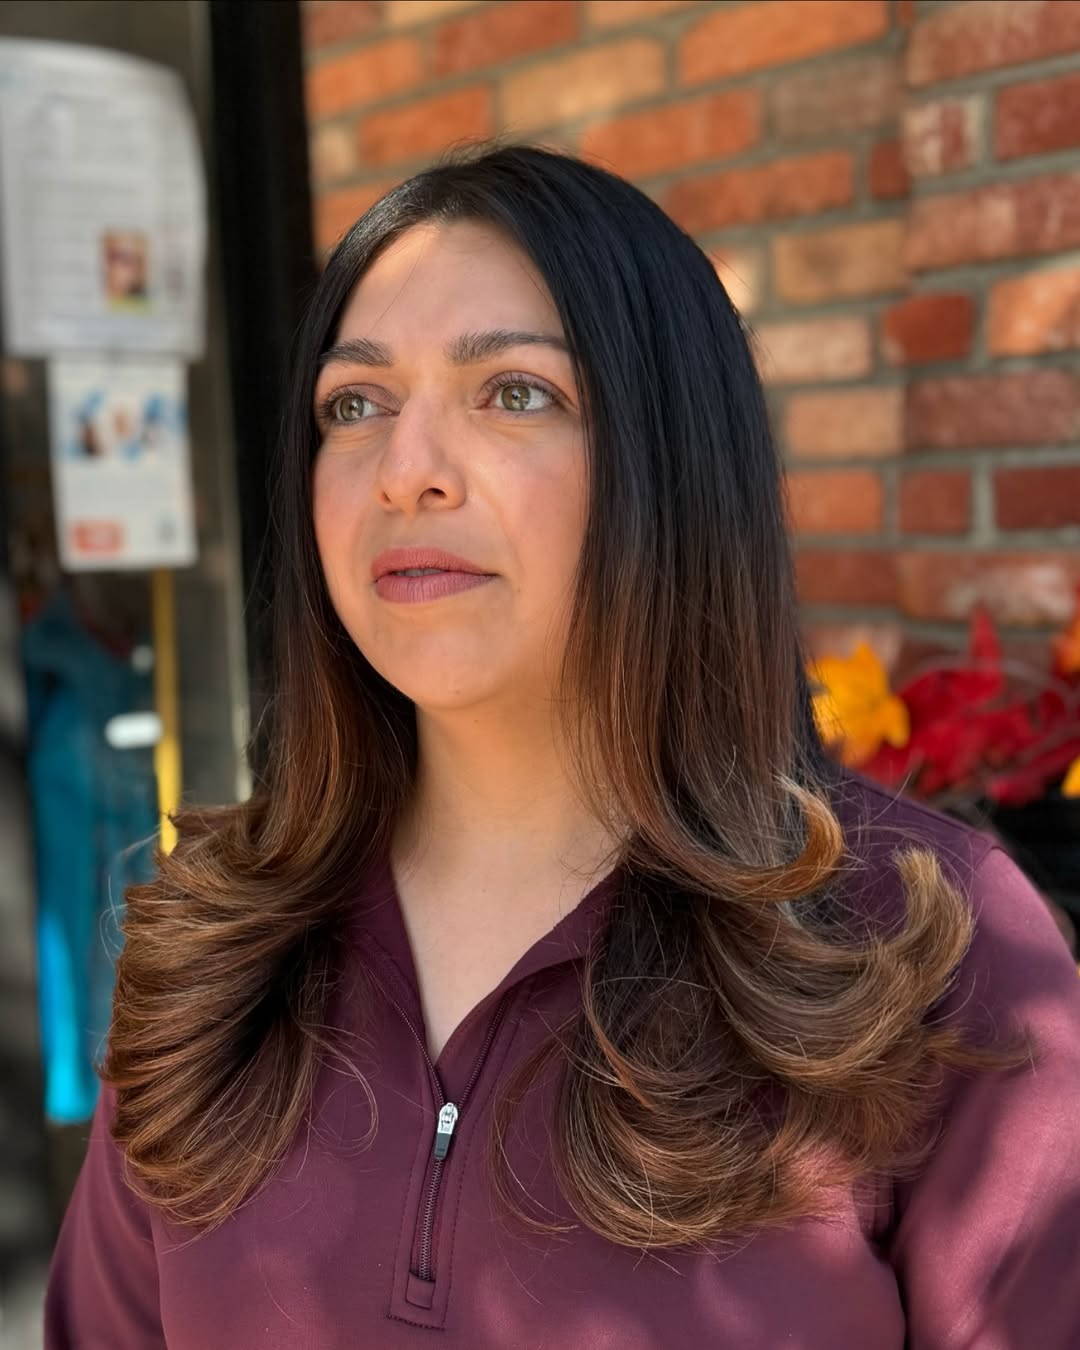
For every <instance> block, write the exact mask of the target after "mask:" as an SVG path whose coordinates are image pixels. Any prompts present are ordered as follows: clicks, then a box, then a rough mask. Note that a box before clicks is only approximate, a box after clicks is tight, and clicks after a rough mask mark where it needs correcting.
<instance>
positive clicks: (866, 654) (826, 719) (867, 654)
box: [808, 642, 911, 768]
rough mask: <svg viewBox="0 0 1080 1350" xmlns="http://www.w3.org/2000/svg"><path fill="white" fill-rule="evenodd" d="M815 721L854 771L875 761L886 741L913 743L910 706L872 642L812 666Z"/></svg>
mask: <svg viewBox="0 0 1080 1350" xmlns="http://www.w3.org/2000/svg"><path fill="white" fill-rule="evenodd" d="M808 674H809V677H810V680H811V683H812V684H814V685H816V686H818V688H816V689H815V690H814V695H813V702H814V718H815V720H816V722H817V726H818V731H819V733H820V735H821V738H822V740H823V741H824V742H825V743H826V744H827V745H837V746H838V752H839V758H840V760H841V762H842V763H844V764H845V765H847V766H849V767H850V768H858V767H859V765H861V764H865V763H866V762H867V761H868V760H870V759H872V758H873V756H874V754H875V753H876V751H877V750H878V749H879V748H880V746H881V745H882V743H883V742H888V744H889V745H892V746H897V747H899V746H903V745H906V744H907V741H908V737H909V735H910V734H911V725H910V720H909V717H908V710H907V706H906V705H905V703H904V702H903V700H902V699H899V698H897V697H896V696H895V695H894V694H893V693H892V692H891V691H890V689H889V677H888V675H887V674H886V671H885V667H884V666H883V665H882V664H881V661H880V660H879V659H878V655H877V653H876V652H875V651H874V649H873V647H871V646H870V644H869V643H868V642H860V643H859V645H858V646H857V647H856V648H855V650H854V652H852V654H851V656H850V657H847V658H844V657H837V656H826V657H823V658H822V659H821V660H820V661H815V662H812V663H811V664H810V667H809V670H808Z"/></svg>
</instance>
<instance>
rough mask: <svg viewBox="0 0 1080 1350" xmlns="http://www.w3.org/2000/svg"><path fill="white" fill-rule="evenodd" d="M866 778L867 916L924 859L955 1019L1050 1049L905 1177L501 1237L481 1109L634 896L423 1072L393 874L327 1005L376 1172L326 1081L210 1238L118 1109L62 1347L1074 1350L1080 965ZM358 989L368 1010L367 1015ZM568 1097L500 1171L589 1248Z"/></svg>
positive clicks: (584, 910)
mask: <svg viewBox="0 0 1080 1350" xmlns="http://www.w3.org/2000/svg"><path fill="white" fill-rule="evenodd" d="M847 782H848V803H847V805H846V806H845V808H844V809H843V810H842V812H841V819H842V820H843V821H844V823H845V827H846V828H850V825H851V823H852V820H853V819H854V818H855V817H856V816H857V817H860V818H863V819H870V820H872V821H873V823H874V824H875V826H876V827H879V828H877V829H876V830H875V832H874V834H873V835H872V836H871V835H868V836H866V837H865V839H864V838H862V837H861V836H860V838H859V839H856V838H855V836H854V835H853V834H851V833H850V832H849V836H848V837H849V843H851V845H852V847H853V849H854V851H855V852H856V853H857V854H858V855H859V856H861V857H863V858H864V859H865V860H866V862H867V870H866V871H864V872H862V873H859V874H858V885H857V887H855V889H853V892H852V894H853V895H854V896H855V897H856V898H857V900H858V903H860V904H865V905H867V906H872V907H885V908H887V907H888V906H890V905H894V904H895V903H896V902H897V897H898V896H899V894H900V891H899V887H898V877H897V873H896V871H895V868H894V867H893V866H892V865H891V864H890V862H889V858H888V855H889V853H890V852H891V851H892V850H893V849H894V848H895V847H896V846H897V845H899V844H902V843H904V842H905V841H910V842H925V843H930V844H931V845H933V846H934V847H935V848H936V849H937V850H938V852H939V854H940V855H941V858H942V862H943V866H944V867H945V869H946V872H947V874H948V875H949V876H950V877H951V878H952V879H953V880H954V881H956V882H957V883H958V884H960V885H961V886H962V888H963V889H964V891H965V893H966V894H967V895H968V896H969V897H970V900H971V903H972V906H973V909H974V911H975V914H976V919H977V929H976V936H975V939H974V942H973V944H972V947H971V949H970V951H969V953H968V955H967V956H966V958H965V960H964V962H963V965H962V967H961V970H960V975H959V979H958V981H957V983H956V986H955V990H954V991H953V992H952V993H950V995H949V996H948V997H947V999H946V1001H945V1002H944V1003H943V1005H942V1011H951V1012H954V1013H956V1014H957V1016H958V1018H959V1020H960V1022H961V1023H962V1024H963V1025H970V1026H971V1027H973V1028H975V1029H977V1030H980V1031H985V1029H986V1028H987V1026H989V1025H997V1026H999V1027H1002V1028H1004V1027H1005V1026H1006V1025H1007V1024H1009V1023H1010V1022H1011V1023H1012V1024H1014V1025H1024V1026H1026V1027H1027V1028H1028V1029H1029V1030H1030V1032H1031V1033H1032V1034H1033V1035H1034V1037H1035V1039H1036V1042H1037V1045H1038V1047H1039V1058H1038V1062H1037V1064H1036V1066H1035V1067H1031V1066H1029V1065H1027V1064H1025V1065H1023V1066H1022V1067H1021V1068H1019V1069H1016V1070H1012V1071H1009V1072H1008V1073H1005V1074H991V1075H984V1076H979V1075H960V1074H956V1075H953V1076H951V1077H950V1078H949V1081H948V1095H947V1099H946V1105H945V1109H944V1121H943V1131H942V1134H941V1136H940V1141H939V1143H938V1145H937V1147H936V1150H935V1151H934V1153H933V1154H932V1155H931V1157H930V1159H929V1160H928V1161H927V1162H926V1163H925V1164H924V1165H922V1167H921V1169H920V1170H919V1172H918V1174H917V1175H916V1176H914V1177H913V1178H911V1179H909V1180H907V1181H905V1182H903V1183H898V1182H897V1183H893V1182H890V1181H888V1180H887V1179H885V1178H879V1179H870V1181H869V1183H868V1184H863V1185H859V1186H856V1187H853V1188H851V1191H850V1193H849V1194H848V1195H847V1196H846V1199H845V1202H844V1203H843V1204H842V1206H841V1208H840V1211H839V1214H838V1215H836V1216H834V1217H832V1218H830V1219H820V1218H812V1219H806V1220H801V1221H798V1222H795V1223H792V1224H790V1225H788V1226H787V1227H785V1228H784V1229H782V1230H779V1231H776V1232H774V1233H771V1234H759V1235H758V1236H756V1237H754V1238H752V1239H751V1240H746V1239H745V1238H744V1239H741V1240H739V1241H738V1242H734V1243H717V1244H716V1245H715V1247H713V1248H711V1249H709V1250H704V1251H700V1252H695V1253H691V1254H687V1252H685V1251H673V1250H670V1249H665V1250H657V1251H655V1252H652V1253H643V1252H642V1251H640V1250H632V1249H630V1248H626V1247H620V1246H618V1245H616V1244H613V1243H610V1242H608V1241H605V1240H604V1239H602V1238H600V1237H598V1236H597V1235H595V1234H594V1233H592V1232H591V1231H590V1230H588V1229H587V1228H585V1227H583V1226H581V1225H579V1226H578V1228H577V1229H576V1231H573V1232H569V1233H565V1234H561V1235H557V1236H554V1237H548V1236H544V1235H528V1236H527V1235H524V1234H523V1232H522V1230H521V1229H520V1228H516V1227H512V1226H508V1225H507V1224H506V1222H504V1221H502V1220H501V1219H500V1216H499V1214H498V1211H497V1210H494V1209H493V1205H492V1200H491V1197H490V1193H489V1190H488V1184H487V1172H488V1166H489V1164H488V1160H487V1158H486V1156H485V1147H484V1143H485V1139H486V1134H487V1126H488V1122H489V1112H490V1107H491V1102H492V1095H493V1092H494V1090H495V1087H496V1085H497V1083H498V1082H499V1081H500V1080H501V1079H503V1078H504V1077H505V1075H506V1074H507V1072H508V1070H509V1069H510V1068H511V1067H512V1066H513V1065H514V1064H516V1063H518V1062H519V1061H520V1060H521V1058H522V1057H523V1056H524V1055H525V1053H526V1052H527V1051H528V1050H529V1049H530V1048H531V1047H533V1046H534V1045H535V1044H536V1043H537V1041H538V1040H539V1039H541V1037H542V1036H543V1035H544V1033H545V1029H547V1028H549V1027H555V1026H556V1025H557V1024H558V1023H559V1022H560V1021H561V1019H562V1018H563V1016H564V1015H565V1014H566V1013H567V1012H570V1011H572V1010H573V1008H574V1007H575V1006H576V1005H577V1003H578V1001H579V999H580V973H581V965H582V961H581V958H582V955H583V953H584V951H585V948H586V945H587V942H588V939H589V937H590V935H591V934H592V933H593V932H594V931H595V930H596V927H597V925H598V924H601V923H602V922H603V920H604V917H605V914H606V913H607V912H608V907H609V905H610V903H611V901H612V898H613V896H614V895H615V894H617V889H618V887H617V877H618V875H619V871H618V869H617V870H616V872H614V873H611V874H609V876H608V877H606V878H605V879H604V880H602V881H601V882H600V883H598V885H596V886H595V887H594V888H593V890H592V891H590V892H589V894H588V895H587V896H586V897H585V898H584V899H583V900H582V901H581V903H580V904H579V905H578V906H577V907H576V908H575V909H574V910H573V911H572V912H571V913H569V914H568V915H566V916H565V917H564V918H563V919H562V920H561V921H560V922H559V923H558V924H557V925H556V926H555V927H554V928H553V929H551V931H550V932H549V933H548V934H547V935H546V936H545V937H543V938H541V939H540V940H539V941H538V942H536V943H535V945H534V946H533V947H531V948H530V950H529V951H528V952H526V953H525V955H524V956H522V957H521V959H520V960H519V961H518V962H517V964H516V965H515V966H514V968H513V969H512V970H511V971H510V972H509V973H508V974H507V975H506V977H505V978H504V979H503V980H502V982H501V983H500V984H499V985H498V987H497V988H496V989H494V990H492V992H491V993H490V994H488V995H487V997H485V998H484V999H482V1000H481V1001H480V1002H479V1003H478V1004H477V1005H476V1007H475V1008H474V1009H473V1010H472V1012H470V1013H469V1015H468V1016H467V1017H466V1018H465V1019H464V1020H463V1021H462V1022H461V1024H460V1025H459V1026H458V1027H457V1029H456V1030H455V1032H454V1034H453V1035H452V1036H451V1038H450V1040H449V1041H448V1042H447V1044H446V1046H445V1047H444V1048H443V1051H442V1053H441V1054H440V1056H439V1058H438V1061H437V1063H435V1064H432V1063H431V1062H430V1059H429V1056H428V1053H427V1050H426V1049H425V1045H426V1038H425V1034H424V1025H423V1016H422V1012H421V1005H420V1001H419V997H418V992H417V981H416V976H415V970H414V966H413V961H412V956H411V950H410V946H409V940H408V936H407V933H406V930H405V926H404V922H403V918H402V914H401V910H400V907H399V902H398V897H397V893H396V890H395V888H394V882H393V876H392V873H391V871H390V869H389V866H388V864H387V862H386V861H385V859H384V860H383V861H381V862H380V863H378V864H377V865H376V866H375V867H374V868H373V869H372V870H371V874H370V875H368V876H367V877H366V878H364V879H363V884H362V885H361V886H360V887H359V888H358V897H357V907H356V919H355V926H354V927H353V929H352V931H351V936H350V945H349V949H348V950H349V961H350V963H351V967H350V968H351V972H352V974H351V976H350V978H348V979H346V980H345V981H344V982H343V983H342V986H341V988H340V991H339V993H338V994H337V996H336V997H337V1003H336V1005H335V1009H334V1015H335V1018H338V1019H340V1020H337V1021H335V1023H334V1024H335V1025H337V1026H344V1027H348V1028H350V1029H355V1030H358V1031H363V1032H364V1034H365V1036H366V1040H365V1041H364V1042H363V1043H362V1044H361V1045H360V1048H359V1049H358V1050H356V1051H355V1052H354V1053H355V1054H356V1062H357V1065H358V1067H359V1068H360V1069H361V1070H362V1072H363V1073H364V1074H365V1076H366V1077H367V1078H368V1081H369V1083H370V1086H371V1090H372V1092H373V1093H374V1097H375V1102H376V1104H377V1108H378V1128H377V1133H376V1136H375V1141H374V1143H373V1144H372V1146H371V1147H370V1149H368V1150H367V1151H362V1150H361V1149H360V1148H359V1147H358V1144H359V1141H360V1140H361V1139H362V1137H363V1136H364V1134H365V1132H366V1131H367V1129H368V1127H369V1125H370V1122H371V1116H370V1111H369V1105H368V1101H367V1098H366V1097H365V1095H364V1093H363V1091H362V1089H361V1088H360V1086H359V1084H358V1083H357V1082H356V1080H355V1079H354V1078H352V1077H350V1076H349V1075H348V1074H347V1073H345V1072H343V1071H342V1070H341V1069H340V1068H334V1067H333V1066H326V1067H324V1068H323V1069H322V1070H321V1071H320V1076H319V1079H318V1084H317V1089H316V1109H315V1111H314V1113H313V1119H312V1128H311V1129H305V1130H302V1131H301V1132H300V1136H299V1137H298V1138H297V1139H296V1140H295V1142H294V1145H293V1148H292V1150H291V1152H290V1153H289V1155H288V1157H287V1159H286V1161H285V1163H284V1165H283V1166H282V1167H281V1168H280V1169H279V1171H277V1172H276V1173H275V1175H274V1178H273V1180H272V1181H271V1183H270V1184H269V1185H268V1186H267V1187H266V1189H264V1190H263V1191H262V1192H261V1193H260V1194H259V1195H258V1196H256V1198H255V1199H254V1200H253V1201H251V1202H250V1203H249V1204H247V1205H246V1206H244V1207H243V1208H241V1209H240V1210H239V1211H237V1212H236V1213H235V1214H234V1215H233V1216H231V1218H230V1219H229V1220H228V1221H227V1222H226V1223H225V1224H224V1225H223V1226H222V1227H221V1228H219V1229H217V1230H216V1231H214V1232H212V1233H209V1234H206V1235H203V1236H201V1237H199V1236H196V1237H194V1238H193V1237H192V1236H191V1232H190V1230H184V1229H181V1228H178V1227H174V1226H172V1225H171V1224H169V1223H167V1222H163V1220H162V1219H161V1218H160V1217H159V1215H158V1214H157V1212H151V1210H150V1209H148V1208H147V1207H146V1206H144V1204H143V1203H142V1202H140V1201H139V1200H138V1199H136V1198H135V1197H134V1196H133V1195H132V1194H131V1192H130V1191H129V1190H128V1189H127V1188H126V1187H125V1185H124V1183H123V1180H122V1177H121V1167H120V1156H119V1153H118V1151H117V1149H116V1147H115V1145H114V1144H113V1143H112V1141H111V1139H110V1137H109V1132H108V1127H109V1120H110V1111H111V1108H112V1106H113V1102H114V1097H113V1094H112V1093H111V1091H109V1090H108V1089H104V1090H103V1092H102V1095H101V1099H100V1102H99V1105H98V1109H97V1111H96V1113H95V1116H94V1120H93V1125H92V1134H91V1140H90V1145H89V1150H88V1153H87V1157H86V1160H85V1162H84V1164H83V1167H82V1171H81V1173H80V1175H79V1179H78V1182H77V1184H76V1187H75V1190H74V1193H73V1195H72V1198H71V1201H70V1204H69V1207H68V1210H67V1213H66V1215H65V1219H64V1223H63V1226H62V1229H61V1232H60V1236H59V1240H58V1243H57V1246H56V1250H55V1254H54V1257H53V1261H52V1266H51V1269H50V1273H49V1283H48V1291H47V1296H46V1332H45V1350H68V1348H69V1347H70V1348H72V1350H150V1347H160V1346H168V1347H169V1350H406V1347H408V1348H409V1350H431V1347H435V1346H440V1347H443V1350H680V1347H687V1350H703V1348H704V1347H707V1346H710V1347H711V1346H716V1347H724V1350H780V1348H781V1347H785V1350H1077V1347H1080V979H1078V978H1077V971H1076V968H1075V966H1074V964H1073V962H1072V959H1071V958H1070V956H1069V953H1068V951H1067V950H1066V947H1065V945H1064V943H1063V941H1062V939H1061V937H1060V936H1059V934H1058V931H1057V929H1056V927H1055V925H1054V923H1053V920H1052V919H1051V917H1050V915H1049V913H1048V911H1047V909H1046V907H1045V906H1044V905H1043V903H1042V900H1041V899H1040V897H1039V895H1038V893H1037V892H1036V891H1035V889H1034V888H1033V887H1032V885H1031V884H1030V883H1029V882H1028V880H1027V879H1026V878H1025V877H1024V875H1023V874H1022V873H1021V872H1020V871H1019V870H1018V868H1017V867H1016V866H1015V865H1014V864H1013V862H1012V861H1011V860H1010V859H1009V857H1008V856H1007V855H1006V854H1005V853H1004V852H1003V851H1002V850H1001V849H1000V848H998V847H995V846H994V845H993V841H992V840H991V839H990V838H989V836H987V835H985V834H982V833H981V832H977V831H975V830H972V829H970V828H969V827H967V826H964V825H961V824H958V823H957V822H955V821H953V820H951V819H949V818H946V817H945V816H942V815H939V814H938V813H936V812H932V811H929V810H927V809H926V808H925V807H922V806H919V805H917V804H915V803H913V802H911V801H908V800H906V799H897V798H894V797H892V796H891V795H890V794H887V793H885V792H883V791H881V790H880V789H878V788H876V787H874V786H872V785H870V784H869V783H868V782H867V780H865V779H863V778H861V777H860V776H858V775H851V776H850V778H849V779H848V780H847ZM852 812H854V813H855V816H852V814H851V813H852ZM368 976H370V977H371V980H370V982H369V980H368V979H367V978H366V977H368ZM357 977H361V978H360V980H359V982H358V980H357ZM365 988H367V989H369V990H370V991H371V992H370V995H369V996H368V997H370V999H371V1000H373V1006H374V1011H373V1012H372V1013H370V1014H369V1015H367V1016H363V1017H362V1016H361V1015H360V1013H359V1011H358V1009H359V1008H360V1007H361V1006H362V1003H363V1000H361V999H360V997H359V994H360V992H361V991H362V990H363V989H365ZM552 1074H553V1070H552V1069H551V1068H549V1069H548V1070H547V1071H546V1073H545V1076H544V1077H543V1078H542V1079H541V1080H540V1083H539V1084H538V1085H537V1086H536V1087H535V1088H534V1089H533V1090H532V1091H531V1095H530V1096H527V1097H526V1099H525V1101H523V1102H522V1103H521V1104H520V1106H519V1107H518V1108H517V1111H516V1113H515V1115H514V1123H513V1125H512V1127H511V1131H510V1138H509V1141H508V1151H509V1162H510V1165H511V1167H512V1168H513V1175H514V1176H515V1177H516V1178H517V1179H518V1180H519V1181H520V1183H521V1184H522V1185H524V1186H525V1187H526V1188H527V1190H528V1192H529V1195H530V1197H531V1198H532V1199H533V1200H535V1201H538V1202H540V1203H541V1204H542V1205H546V1206H547V1207H548V1208H549V1209H550V1210H551V1211H553V1214H552V1215H551V1216H549V1217H553V1218H555V1219H558V1220H561V1221H565V1222H569V1223H574V1222H576V1219H575V1216H574V1214H573V1212H572V1211H571V1210H570V1209H569V1207H568V1206H567V1205H566V1203H565V1202H564V1201H563V1200H562V1199H561V1197H560V1196H559V1194H558V1191H557V1188H556V1186H555V1184H554V1178H553V1175H552V1173H551V1170H550V1167H549V1165H548V1162H547V1147H548V1146H547V1140H548V1137H549V1128H548V1120H549V1115H550V1111H551V1109H552V1102H553V1096H552V1091H551V1089H552V1086H553V1081H554V1080H553V1076H552ZM452 1108H453V1109H452ZM444 1153H445V1156H443V1154H444ZM527 1208H528V1211H529V1212H530V1213H533V1214H536V1213H537V1212H543V1211H538V1210H537V1209H536V1208H535V1206H534V1205H533V1204H532V1203H530V1204H529V1205H528V1206H527Z"/></svg>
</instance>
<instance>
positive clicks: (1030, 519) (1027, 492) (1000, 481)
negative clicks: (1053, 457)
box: [994, 464, 1080, 530]
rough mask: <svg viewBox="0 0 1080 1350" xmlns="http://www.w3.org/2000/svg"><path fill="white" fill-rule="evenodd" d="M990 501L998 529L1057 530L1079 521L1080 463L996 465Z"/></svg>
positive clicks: (1078, 523)
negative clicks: (1029, 466)
mask: <svg viewBox="0 0 1080 1350" xmlns="http://www.w3.org/2000/svg"><path fill="white" fill-rule="evenodd" d="M994 504H995V518H996V520H997V523H998V527H999V528H1000V529H1002V530H1059V529H1062V528H1063V527H1064V526H1066V525H1080V464H1061V465H1057V464H1055V465H1045V466H1043V467H1042V468H1038V469H998V470H997V471H996V472H995V474H994Z"/></svg>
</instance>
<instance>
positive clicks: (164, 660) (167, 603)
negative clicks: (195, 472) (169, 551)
mask: <svg viewBox="0 0 1080 1350" xmlns="http://www.w3.org/2000/svg"><path fill="white" fill-rule="evenodd" d="M151 607H152V610H153V626H154V703H155V705H156V708H157V714H158V716H159V717H160V718H161V739H160V740H159V741H158V743H157V745H156V746H155V747H154V772H155V774H156V775H157V790H158V811H159V813H160V817H161V849H162V852H163V853H171V852H172V849H173V846H174V845H175V843H176V826H175V825H174V824H173V823H172V821H171V820H170V819H169V814H170V812H173V811H175V810H176V809H177V808H178V807H179V805H180V703H179V698H178V697H177V679H176V609H175V605H174V602H173V574H172V570H171V569H170V568H168V567H156V568H155V569H154V572H153V576H152V592H151Z"/></svg>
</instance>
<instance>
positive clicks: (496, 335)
mask: <svg viewBox="0 0 1080 1350" xmlns="http://www.w3.org/2000/svg"><path fill="white" fill-rule="evenodd" d="M530 346H532V347H553V348H554V349H555V350H556V351H559V352H563V353H568V352H569V350H570V348H569V347H568V346H567V344H566V342H565V340H564V339H563V338H562V337H560V336H558V335H557V334H555V333H539V332H532V331H530V330H529V329H521V328H492V329H489V330H488V331H487V332H484V333H461V334H460V335H459V336H458V337H456V338H451V340H450V341H449V342H448V343H447V344H446V347H445V348H444V354H445V356H446V359H447V360H448V361H449V362H450V363H451V364H452V365H455V366H468V365H474V364H475V363H476V362H478V361H486V360H488V359H489V358H490V357H492V356H497V355H498V353H499V352H501V351H505V350H506V349H507V348H508V347H530ZM335 364H351V365H360V366H392V365H393V364H394V354H393V352H392V351H391V350H390V348H389V347H387V346H385V345H384V344H383V343H381V342H375V341H373V340H372V339H371V338H348V339H346V341H344V342H337V343H335V344H334V346H332V347H330V348H328V349H327V350H326V351H325V352H323V354H322V355H321V356H320V357H319V369H320V370H322V369H324V368H325V367H326V366H330V365H335Z"/></svg>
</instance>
